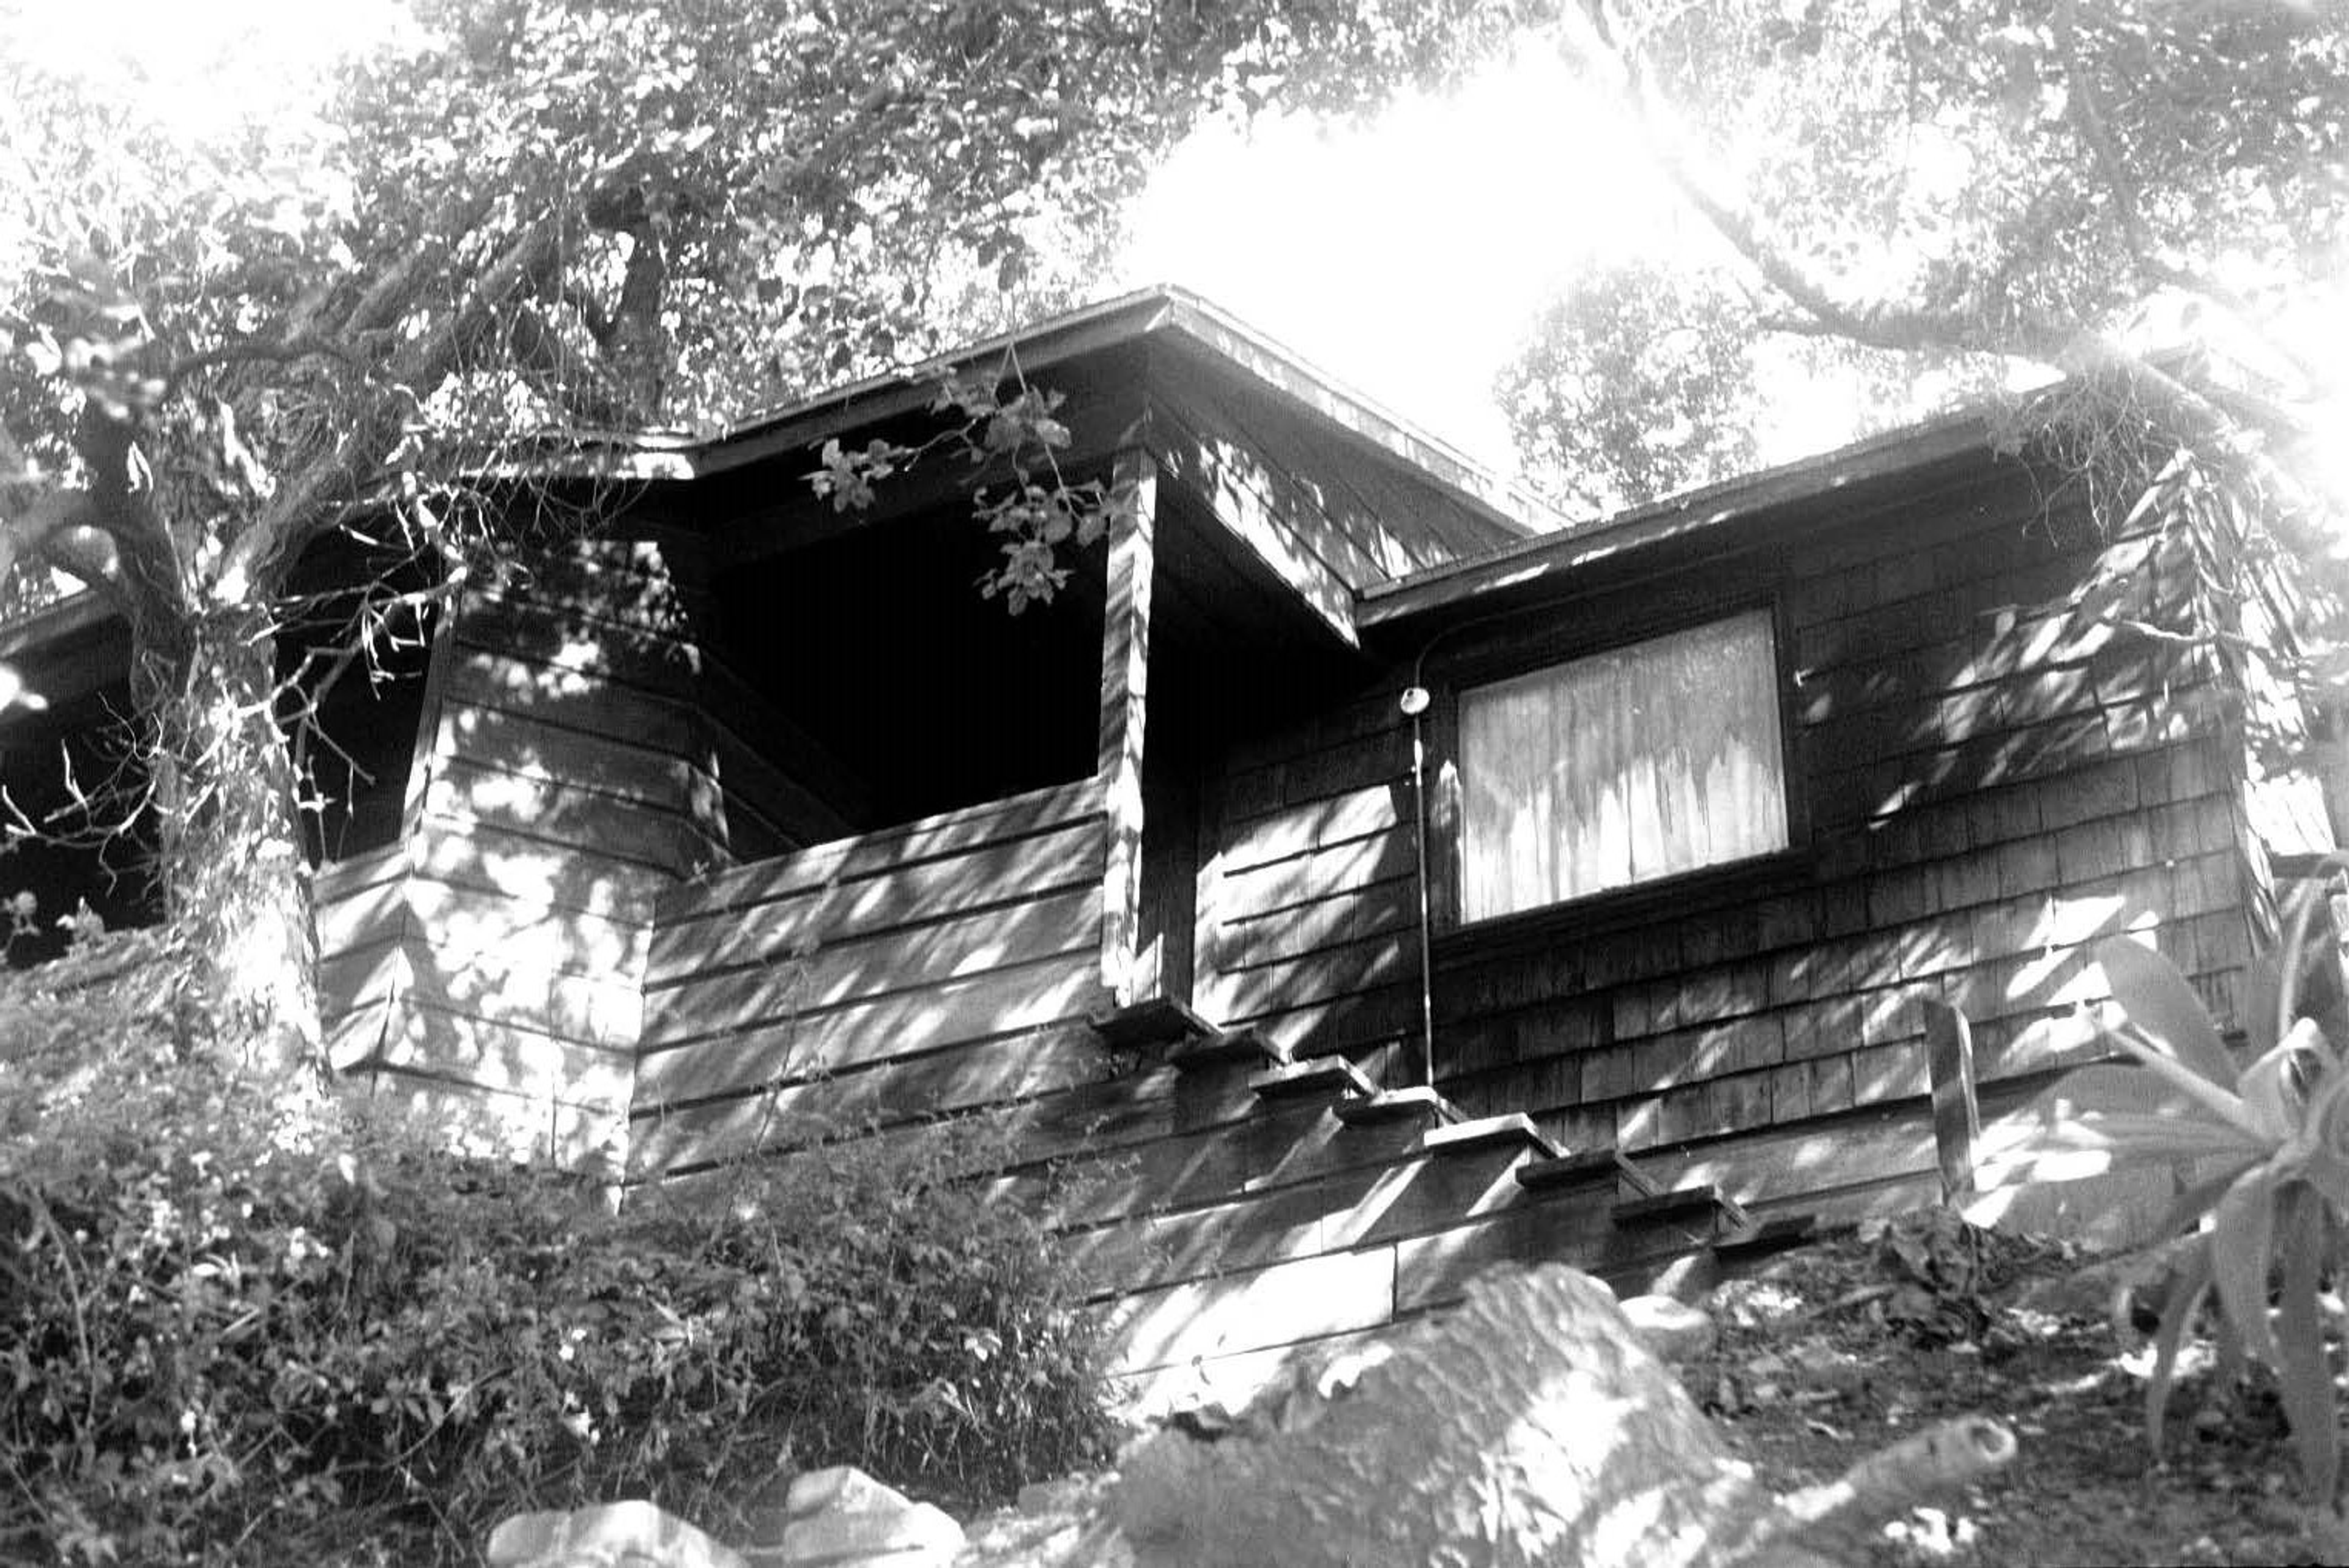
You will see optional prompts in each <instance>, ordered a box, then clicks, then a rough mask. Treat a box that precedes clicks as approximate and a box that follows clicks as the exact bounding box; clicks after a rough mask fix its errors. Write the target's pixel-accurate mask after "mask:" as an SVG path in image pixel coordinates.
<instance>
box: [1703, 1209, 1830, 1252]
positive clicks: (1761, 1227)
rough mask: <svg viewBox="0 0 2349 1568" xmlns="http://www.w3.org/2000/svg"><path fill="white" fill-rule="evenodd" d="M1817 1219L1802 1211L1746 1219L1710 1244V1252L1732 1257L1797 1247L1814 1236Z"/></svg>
mask: <svg viewBox="0 0 2349 1568" xmlns="http://www.w3.org/2000/svg"><path fill="white" fill-rule="evenodd" d="M1818 1230H1819V1222H1818V1216H1817V1215H1816V1214H1812V1213H1808V1212H1805V1213H1796V1214H1774V1215H1772V1216H1770V1217H1769V1218H1768V1219H1763V1220H1755V1219H1748V1220H1747V1221H1746V1222H1744V1224H1742V1225H1739V1226H1738V1227H1737V1228H1736V1229H1734V1230H1733V1231H1731V1232H1729V1233H1727V1234H1725V1235H1723V1236H1722V1237H1721V1238H1720V1239H1719V1240H1717V1241H1715V1242H1714V1243H1713V1251H1714V1252H1717V1253H1729V1254H1733V1255H1750V1254H1754V1253H1775V1252H1779V1251H1783V1250H1784V1249H1785V1248H1787V1247H1795V1246H1800V1245H1801V1244H1802V1243H1805V1242H1807V1241H1809V1240H1810V1239H1811V1238H1812V1237H1814V1236H1816V1234H1818Z"/></svg>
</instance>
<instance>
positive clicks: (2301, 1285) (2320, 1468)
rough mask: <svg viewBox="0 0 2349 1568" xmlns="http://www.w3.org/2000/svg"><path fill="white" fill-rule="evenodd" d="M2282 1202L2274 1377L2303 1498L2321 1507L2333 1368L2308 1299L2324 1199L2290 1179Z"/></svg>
mask: <svg viewBox="0 0 2349 1568" xmlns="http://www.w3.org/2000/svg"><path fill="white" fill-rule="evenodd" d="M2282 1209H2283V1211H2284V1212H2283V1216H2282V1222H2281V1223H2280V1224H2279V1225H2278V1227H2277V1241H2278V1248H2279V1250H2280V1251H2281V1252H2282V1253H2283V1298H2282V1302H2281V1303H2279V1305H2278V1309H2277V1313H2276V1338H2277V1342H2278V1343H2277V1349H2278V1352H2279V1355H2278V1359H2277V1362H2276V1370H2277V1373H2278V1374H2279V1376H2278V1377H2277V1379H2276V1381H2277V1385H2278V1392H2279V1393H2280V1394H2281V1395H2282V1399H2283V1413H2284V1418H2285V1419H2286V1420H2288V1421H2290V1422H2291V1423H2292V1447H2293V1448H2294V1449H2298V1450H2299V1453H2300V1471H2301V1477H2302V1480H2304V1481H2306V1483H2307V1485H2308V1490H2309V1494H2310V1500H2311V1501H2313V1502H2314V1503H2315V1504H2316V1505H2317V1506H2318V1507H2320V1508H2329V1507H2330V1506H2332V1502H2333V1491H2334V1489H2335V1488H2336V1487H2338V1486H2339V1484H2340V1480H2341V1434H2340V1428H2339V1425H2338V1422H2337V1419H2336V1417H2335V1413H2334V1401H2333V1367H2332V1365H2331V1362H2330V1361H2329V1359H2328V1358H2327V1357H2326V1356H2325V1351H2324V1314H2323V1310H2322V1309H2321V1308H2320V1307H2319V1306H2318V1305H2317V1299H2316V1295H2317V1291H2318V1289H2319V1287H2320V1285H2321V1284H2322V1283H2323V1273H2324V1263H2325V1256H2324V1254H2325V1245H2324V1243H2325V1231H2326V1228H2327V1227H2326V1225H2325V1222H2324V1205H2323V1200H2322V1199H2320V1198H2319V1197H2318V1196H2317V1195H2316V1193H2315V1192H2314V1191H2312V1190H2311V1189H2309V1188H2308V1187H2306V1186H2303V1185H2300V1184H2298V1183H2294V1184H2293V1185H2292V1186H2291V1187H2289V1188H2287V1189H2286V1190H2285V1191H2284V1193H2283V1197H2282Z"/></svg>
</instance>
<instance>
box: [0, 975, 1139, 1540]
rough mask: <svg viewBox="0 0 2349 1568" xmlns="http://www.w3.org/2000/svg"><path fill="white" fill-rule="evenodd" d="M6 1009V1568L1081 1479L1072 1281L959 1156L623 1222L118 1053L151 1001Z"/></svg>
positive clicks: (150, 1031) (1090, 1449)
mask: <svg viewBox="0 0 2349 1568" xmlns="http://www.w3.org/2000/svg"><path fill="white" fill-rule="evenodd" d="M0 984H5V990H6V994H5V996H0V1042H5V1046H0V1053H4V1054H0V1132H5V1144H4V1145H0V1233H5V1238H6V1246H5V1249H0V1387H5V1388H6V1389H7V1390H9V1392H8V1394H7V1396H6V1398H5V1399H0V1478H4V1479H5V1486H0V1556H5V1557H6V1558H8V1559H10V1560H18V1559H23V1558H57V1559H60V1560H64V1561H67V1562H73V1561H88V1562H100V1561H133V1562H161V1561H181V1560H187V1561H204V1562H223V1563H225V1562H264V1561H267V1562H290V1561H322V1562H323V1561H355V1560H360V1558H359V1556H358V1555H357V1551H356V1550H355V1549H361V1543H363V1542H375V1545H374V1546H373V1547H372V1548H366V1549H371V1550H375V1551H378V1552H379V1553H382V1554H384V1556H385V1557H386V1558H388V1560H395V1561H399V1562H410V1561H426V1560H429V1561H449V1562H464V1561H471V1560H472V1557H471V1554H472V1552H473V1550H474V1544H473V1543H475V1542H478V1541H479V1540H480V1539H481V1534H482V1532H484V1531H485V1530H486V1529H487V1528H488V1527H489V1526H490V1525H491V1524H492V1523H493V1522H495V1521H496V1520H497V1519H499V1518H501V1517H503V1516H504V1515H505V1514H507V1513H510V1512H512V1511H517V1510H520V1509H523V1508H529V1507H564V1506H574V1505H576V1504H579V1503H581V1502H585V1501H608V1500H610V1499H613V1498H616V1497H619V1496H627V1495H651V1496H653V1497H655V1498H657V1500H659V1501H662V1502H663V1503H664V1504H665V1505H666V1506H668V1507H670V1508H672V1509H674V1510H676V1511H679V1512H682V1513H686V1514H688V1515H691V1516H693V1517H696V1518H698V1519H700V1520H703V1521H706V1522H709V1523H710V1524H711V1525H712V1526H713V1527H715V1528H718V1529H719V1530H721V1532H722V1531H723V1530H725V1529H726V1528H728V1527H729V1526H732V1525H739V1524H740V1516H739V1514H738V1513H737V1512H736V1510H738V1509H739V1508H740V1506H741V1505H742V1504H744V1503H745V1502H746V1501H748V1499H749V1498H750V1495H751V1494H752V1492H753V1491H755V1490H756V1489H757V1487H758V1486H759V1485H760V1484H761V1483H762V1482H763V1481H765V1480H768V1479H769V1478H770V1477H771V1475H772V1474H774V1473H775V1472H776V1471H777V1470H779V1469H782V1468H787V1467H793V1466H798V1467H806V1466H815V1465H823V1464H830V1463H855V1464H859V1465H863V1466H864V1467H866V1468H868V1469H870V1470H873V1471H874V1472H875V1473H877V1474H880V1475H882V1476H885V1477H887V1478H890V1479H892V1480H895V1481H897V1482H899V1483H900V1484H904V1485H907V1486H910V1487H911V1488H913V1489H915V1490H916V1491H923V1492H926V1493H928V1494H930V1495H932V1496H937V1497H942V1498H944V1499H947V1500H948V1501H954V1502H957V1503H965V1504H968V1503H975V1502H978V1501H1001V1500H1004V1499H1006V1498H1007V1497H1008V1496H1009V1493H1010V1492H1011V1491H1013V1490H1015V1489H1016V1488H1017V1487H1018V1486H1019V1485H1020V1484H1021V1483H1023V1482H1025V1481H1027V1480H1034V1479H1039V1478H1040V1477H1042V1476H1045V1475H1048V1474H1054V1473H1059V1472H1061V1471H1063V1470H1067V1469H1070V1468H1072V1467H1075V1466H1078V1465H1081V1464H1082V1463H1085V1462H1087V1461H1088V1460H1092V1459H1094V1458H1096V1457H1098V1452H1099V1449H1100V1445H1101V1443H1102V1440H1103V1438H1104V1434H1105V1431H1106V1427H1105V1422H1104V1418H1103V1417H1102V1411H1101V1408H1100V1405H1099V1402H1098V1398H1099V1392H1100V1383H1099V1367H1098V1363H1097V1361H1096V1359H1095V1349H1094V1341H1093V1338H1092V1331H1091V1329H1090V1327H1089V1325H1088V1320H1087V1319H1085V1318H1084V1317H1083V1316H1082V1315H1081V1314H1080V1313H1079V1311H1078V1310H1077V1297H1076V1295H1075V1294H1074V1293H1075V1291H1076V1289H1077V1285H1076V1283H1075V1282H1073V1281H1072V1280H1071V1278H1070V1277H1069V1275H1068V1274H1067V1272H1066V1271H1065V1269H1064V1267H1063V1265H1062V1264H1061V1261H1060V1259H1059V1257H1058V1255H1057V1253H1055V1252H1054V1250H1053V1249H1052V1247H1051V1245H1050V1238H1049V1236H1048V1235H1047V1233H1046V1232H1045V1231H1044V1229H1043V1227H1042V1225H1041V1224H1040V1221H1039V1219H1038V1217H1037V1216H1036V1215H1034V1214H1032V1213H1030V1212H1028V1211H1026V1210H1023V1209H1022V1208H1020V1207H1019V1206H1018V1205H1015V1204H1009V1203H1006V1202H989V1201H988V1194H987V1193H986V1192H985V1191H982V1190H981V1189H980V1188H978V1187H977V1186H974V1185H973V1184H971V1183H970V1182H969V1181H966V1180H963V1179H962V1173H963V1172H965V1171H969V1170H970V1169H972V1168H973V1166H974V1164H975V1163H976V1164H978V1165H979V1166H981V1167H983V1166H984V1164H985V1162H986V1161H988V1159H989V1158H991V1157H992V1156H993V1154H994V1153H996V1152H998V1151H997V1150H994V1149H992V1148H991V1147H990V1146H989V1144H988V1141H987V1140H986V1139H985V1137H984V1135H983V1134H976V1133H967V1134H964V1135H961V1136H960V1137H957V1136H955V1135H952V1134H940V1135H938V1136H934V1137H925V1138H921V1139H916V1140H898V1141H884V1140H863V1141H859V1142H853V1143H840V1144H834V1145H831V1146H827V1147H824V1148H822V1149H819V1150H812V1151H808V1152H805V1153H802V1154H801V1155H799V1156H797V1157H795V1158H794V1159H792V1160H791V1161H786V1162H780V1163H772V1164H763V1165H759V1166H746V1167H744V1168H742V1169H740V1171H734V1172H730V1173H729V1185H728V1186H727V1187H726V1189H725V1190H724V1191H723V1194H722V1201H721V1197H720V1195H719V1193H716V1192H713V1191H712V1190H711V1189H709V1188H708V1187H704V1188H702V1189H700V1190H698V1191H691V1192H687V1193H683V1194H680V1195H678V1196H677V1197H675V1198H664V1197H661V1196H659V1195H651V1196H650V1197H649V1200H648V1201H647V1202H641V1203H638V1204H634V1205H632V1206H631V1207H630V1209H629V1211H628V1212H627V1213H626V1215H624V1216H618V1217H616V1216H614V1215H612V1214H611V1213H609V1212H606V1211H605V1208H604V1207H603V1206H602V1205H601V1204H600V1203H598V1202H595V1200H594V1198H593V1195H592V1194H590V1193H586V1192H584V1191H581V1190H579V1189H578V1188H577V1187H576V1186H575V1185H574V1184H573V1183H572V1182H570V1181H567V1180H565V1179H563V1178H561V1177H558V1176H555V1175H553V1174H550V1173H544V1172H533V1171H514V1170H511V1169H506V1168H497V1167H483V1166H479V1165H469V1164H465V1163H462V1162H460V1161H453V1160H450V1159H449V1158H447V1157H444V1156H442V1155H440V1154H438V1153H435V1152H431V1151H430V1147H429V1145H430V1140H429V1137H428V1136H419V1135H417V1134H416V1133H414V1132H412V1131H410V1130H403V1129H401V1128H399V1127H397V1126H390V1125H385V1124H378V1123H372V1122H369V1121H367V1120H366V1119H363V1118H358V1117H356V1116H354V1115H349V1114H346V1113H344V1112H343V1111H342V1110H340V1109H338V1108H336V1107H334V1106H332V1105H327V1106H323V1107H315V1108H312V1109H308V1110H306V1111H303V1110H289V1109H284V1108H283V1107H282V1106H280V1107H279V1108H278V1109H272V1106H273V1104H274V1101H273V1099H272V1097H269V1096H264V1095H261V1094H259V1093H257V1092H256V1091H255V1088H254V1086H253V1085H251V1084H248V1083H245V1082H243V1081H241V1080H239V1079H238V1078H236V1077H235V1075H234V1074H233V1073H232V1072H230V1071H228V1070H226V1069H224V1068H222V1067H221V1066H219V1065H218V1064H217V1063H216V1062H213V1061H212V1060H211V1059H210V1058H206V1057H195V1058H193V1059H182V1058H181V1057H180V1056H179V1054H178V1053H177V1052H176V1051H174V1050H173V1049H172V1048H171V1044H170V1041H169V1037H168V1035H169V1031H168V1030H167V1029H163V1028H160V1027H157V1026H151V1025H150V1026H148V1027H145V1028H142V1029H136V1030H133V1031H132V1032H131V1033H129V1035H123V1034H120V1033H119V1032H115V1033H112V1035H111V1037H109V1032H110V1031H117V1030H118V1026H119V1025H121V1024H123V1023H125V1022H136V1021H137V1020H136V1018H135V1017H133V1018H130V1019H126V1018H125V1017H124V1016H121V1015H122V1009H121V1008H120V1007H119V1006H118V1005H117V1004H115V1003H113V1002H111V1001H109V997H111V996H114V995H118V994H135V993H129V992H120V991H119V990H117V989H105V988H101V989H98V990H94V991H90V992H88V993H85V994H83V995H81V996H80V998H79V999H78V1001H77V1000H76V999H75V998H74V997H72V996H67V997H63V998H58V997H54V996H51V997H44V996H40V995H28V994H27V993H26V986H25V983H24V982H23V981H22V979H21V977H10V978H8V979H7V980H6V981H5V982H0ZM134 1012H135V1010H134Z"/></svg>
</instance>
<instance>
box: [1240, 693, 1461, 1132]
mask: <svg viewBox="0 0 2349 1568" xmlns="http://www.w3.org/2000/svg"><path fill="white" fill-rule="evenodd" d="M1219 799H1220V809H1219V810H1218V812H1217V813H1216V815H1217V823H1216V835H1215V842H1216V851H1215V854H1214V857H1213V859H1212V861H1211V863H1210V865H1209V867H1208V868H1207V875H1206V877H1205V878H1203V879H1202V881H1203V886H1202V890H1201V898H1200V904H1201V916H1200V931H1201V952H1200V954H1199V961H1198V978H1197V983H1196V985H1197V989H1196V995H1197V999H1198V1006H1199V1009H1200V1011H1201V1012H1203V1013H1205V1014H1206V1016H1209V1017H1211V1018H1214V1019H1216V1021H1217V1022H1219V1023H1221V1024H1224V1025H1225V1026H1227V1027H1238V1026H1254V1027H1256V1028H1257V1029H1259V1030H1261V1031H1262V1032H1263V1033H1264V1034H1265V1035H1266V1037H1268V1038H1269V1039H1271V1040H1272V1041H1273V1042H1274V1043H1276V1044H1277V1045H1278V1046H1280V1047H1283V1048H1284V1049H1287V1050H1288V1051H1290V1052H1291V1053H1293V1054H1306V1053H1309V1052H1310V1053H1321V1052H1332V1051H1335V1052H1341V1053H1343V1054H1345V1055H1347V1056H1349V1057H1353V1058H1354V1059H1355V1060H1357V1061H1358V1062H1361V1063H1362V1064H1363V1065H1364V1066H1365V1068H1367V1069H1368V1070H1369V1071H1370V1072H1371V1075H1372V1076H1373V1078H1381V1079H1382V1080H1384V1081H1388V1082H1389V1083H1390V1084H1391V1085H1399V1084H1401V1083H1404V1082H1408V1081H1411V1078H1410V1075H1409V1073H1408V1072H1402V1073H1390V1071H1389V1058H1390V1057H1392V1055H1393V1053H1394V1052H1395V1050H1396V1048H1397V1047H1399V1046H1402V1045H1403V1044H1405V1043H1406V1042H1407V1041H1408V1040H1409V1039H1410V1038H1411V1037H1413V1035H1414V1034H1415V1031H1416V1029H1417V1023H1418V984H1419V982H1418V947H1417V920H1418V913H1417V912H1418V904H1417V899H1418V892H1417V886H1416V884H1415V882H1413V864H1414V861H1415V855H1416V851H1415V848H1414V841H1413V831H1414V829H1413V821H1414V817H1413V806H1412V799H1411V737H1410V732H1409V728H1408V727H1407V725H1406V724H1404V722H1403V721H1402V717H1401V715H1400V714H1398V713H1397V712H1396V710H1395V707H1394V696H1393V693H1392V691H1391V690H1389V689H1387V688H1386V687H1385V686H1377V687H1373V688H1372V689H1371V690H1370V691H1368V692H1366V693H1364V694H1363V695H1361V696H1359V697H1358V698H1356V699H1355V700H1353V701H1351V702H1349V703H1346V704H1344V705H1341V706H1340V707H1336V708H1334V709H1332V710H1330V711H1329V712H1327V713H1325V714H1322V715H1320V716H1319V717H1316V718H1314V719H1313V720H1311V721H1309V722H1308V723H1305V724H1301V725H1299V726H1296V727H1291V728H1290V729H1288V730H1286V731H1284V732H1282V733H1280V734H1279V735H1277V736H1274V737H1271V738H1263V739H1259V740H1257V741H1252V742H1247V743H1244V744H1242V745H1240V746H1237V747H1236V748H1233V749H1232V750H1231V752H1230V754H1229V756H1228V758H1227V760H1226V767H1225V769H1224V772H1223V778H1222V781H1221V790H1220V797H1219Z"/></svg>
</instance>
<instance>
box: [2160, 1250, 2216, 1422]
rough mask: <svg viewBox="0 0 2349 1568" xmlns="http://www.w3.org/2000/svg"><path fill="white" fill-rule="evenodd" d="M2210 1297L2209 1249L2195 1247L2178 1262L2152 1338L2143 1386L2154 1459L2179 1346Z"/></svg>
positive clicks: (2176, 1366)
mask: <svg viewBox="0 0 2349 1568" xmlns="http://www.w3.org/2000/svg"><path fill="white" fill-rule="evenodd" d="M2209 1294H2210V1249H2209V1246H2207V1245H2204V1246H2198V1247H2194V1248H2191V1249H2189V1251H2188V1253H2186V1255H2185V1256H2184V1257H2183V1258H2181V1259H2179V1260H2178V1277H2177V1279H2176V1280H2175V1281H2173V1282H2172V1284H2171V1286H2170V1291H2169V1305H2168V1309H2167V1310H2166V1311H2164V1312H2163V1313H2162V1315H2161V1326H2160V1327H2159V1328H2158V1329H2157V1330H2155V1332H2154V1336H2153V1375H2152V1376H2151V1377H2147V1379H2146V1384H2145V1440H2146V1442H2147V1444H2148V1445H2149V1446H2150V1447H2151V1448H2152V1449H2153V1451H2154V1453H2155V1455H2156V1456H2157V1457H2158V1456H2159V1455H2160V1453H2161V1418H2162V1415H2163V1413H2164V1412H2166V1411H2167V1410H2168V1408H2169V1385H2170V1381H2171V1379H2172V1378H2173V1377H2176V1376H2177V1373H2178V1344H2179V1342H2180V1341H2181V1340H2183V1339H2184V1338H2185V1337H2186V1328H2187V1326H2188V1325H2189V1324H2190V1323H2192V1322H2193V1321H2194V1315H2195V1313H2197V1312H2199V1311H2200V1310H2201V1306H2202V1298H2203V1297H2204V1296H2206V1295H2209Z"/></svg>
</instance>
